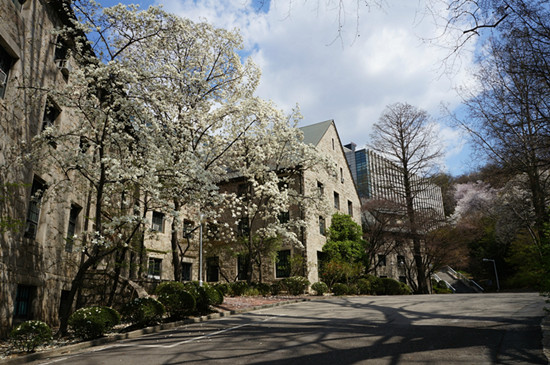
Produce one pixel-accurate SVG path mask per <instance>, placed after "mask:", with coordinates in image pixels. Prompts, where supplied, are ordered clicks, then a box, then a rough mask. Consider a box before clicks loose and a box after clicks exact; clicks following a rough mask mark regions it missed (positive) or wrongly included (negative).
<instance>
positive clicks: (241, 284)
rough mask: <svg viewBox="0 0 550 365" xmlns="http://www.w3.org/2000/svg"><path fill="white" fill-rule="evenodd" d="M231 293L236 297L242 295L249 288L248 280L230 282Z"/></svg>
mask: <svg viewBox="0 0 550 365" xmlns="http://www.w3.org/2000/svg"><path fill="white" fill-rule="evenodd" d="M229 287H230V289H231V290H230V291H231V295H233V296H235V297H240V296H241V295H244V294H245V293H246V290H247V289H248V283H247V282H246V281H235V282H234V283H231V284H229Z"/></svg>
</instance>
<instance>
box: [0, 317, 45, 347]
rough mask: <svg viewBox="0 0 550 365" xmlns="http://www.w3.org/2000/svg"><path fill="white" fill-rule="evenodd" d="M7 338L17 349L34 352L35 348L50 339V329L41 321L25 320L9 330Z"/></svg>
mask: <svg viewBox="0 0 550 365" xmlns="http://www.w3.org/2000/svg"><path fill="white" fill-rule="evenodd" d="M9 339H10V342H11V343H12V344H13V346H14V347H15V348H17V349H18V350H21V351H25V352H34V349H35V348H37V347H38V346H41V345H45V344H47V343H49V342H50V341H51V340H52V330H51V328H50V326H48V325H47V324H46V323H44V322H42V321H26V322H23V323H21V324H20V325H19V326H17V327H15V328H14V329H13V330H12V331H11V332H10V336H9Z"/></svg>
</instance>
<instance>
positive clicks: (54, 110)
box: [42, 99, 61, 130]
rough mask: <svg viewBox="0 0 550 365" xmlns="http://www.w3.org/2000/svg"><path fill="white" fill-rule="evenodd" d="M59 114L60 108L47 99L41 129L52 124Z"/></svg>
mask: <svg viewBox="0 0 550 365" xmlns="http://www.w3.org/2000/svg"><path fill="white" fill-rule="evenodd" d="M59 114H61V109H59V108H58V107H57V106H56V105H55V104H54V103H53V102H52V101H51V100H50V99H47V100H46V107H45V108H44V118H43V119H42V130H44V129H46V128H48V127H51V126H53V125H54V123H55V120H56V119H57V117H58V116H59Z"/></svg>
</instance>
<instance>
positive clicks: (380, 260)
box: [378, 255, 386, 266]
mask: <svg viewBox="0 0 550 365" xmlns="http://www.w3.org/2000/svg"><path fill="white" fill-rule="evenodd" d="M378 264H379V265H380V266H386V255H378Z"/></svg>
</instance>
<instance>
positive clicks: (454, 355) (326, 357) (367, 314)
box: [36, 293, 547, 365]
mask: <svg viewBox="0 0 550 365" xmlns="http://www.w3.org/2000/svg"><path fill="white" fill-rule="evenodd" d="M543 306H544V298H543V297H540V296H539V295H538V294H535V293H521V294H506V293H504V294H454V295H425V296H394V297H385V296H384V297H348V298H330V299H323V300H314V301H311V302H304V303H297V304H292V305H288V306H284V307H276V308H270V309H264V310H258V311H255V312H251V313H248V314H243V315H238V316H233V317H226V318H222V319H218V320H212V321H209V322H205V323H202V324H194V325H189V326H184V327H181V328H178V329H176V330H171V331H165V332H161V333H157V334H153V335H146V336H143V337H142V338H139V339H134V340H127V341H121V342H118V343H114V344H110V345H108V346H103V347H98V348H92V349H90V350H88V351H86V352H82V353H79V354H74V355H65V356H63V357H57V358H52V359H50V360H42V361H40V362H36V363H41V364H54V363H55V364H94V365H95V364H136V365H137V364H231V365H233V364H315V365H321V364H496V363H498V364H546V363H547V361H546V358H545V356H544V354H543V352H542V345H541V338H542V335H541V331H540V321H541V318H542V316H543V315H544V313H543V310H542V308H543Z"/></svg>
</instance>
